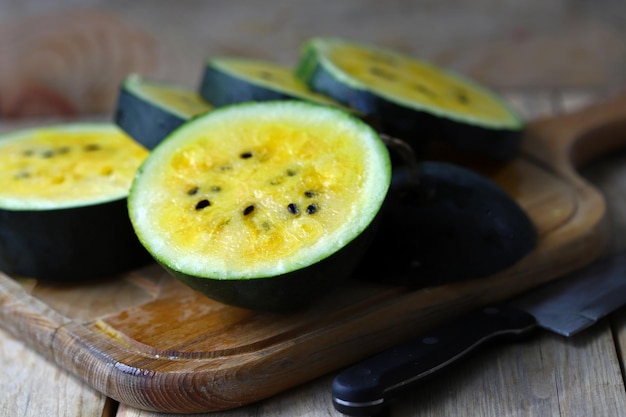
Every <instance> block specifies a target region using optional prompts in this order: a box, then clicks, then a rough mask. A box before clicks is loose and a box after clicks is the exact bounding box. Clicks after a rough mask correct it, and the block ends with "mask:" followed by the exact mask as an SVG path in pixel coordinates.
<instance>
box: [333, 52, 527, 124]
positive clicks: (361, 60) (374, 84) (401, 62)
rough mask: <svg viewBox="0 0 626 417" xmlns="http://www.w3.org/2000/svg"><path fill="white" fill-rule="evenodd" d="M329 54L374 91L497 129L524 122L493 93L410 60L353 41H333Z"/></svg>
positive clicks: (401, 55) (341, 69)
mask: <svg viewBox="0 0 626 417" xmlns="http://www.w3.org/2000/svg"><path fill="white" fill-rule="evenodd" d="M325 54H326V56H327V58H328V60H329V62H331V63H332V65H333V66H335V67H336V68H337V69H339V71H341V72H344V73H346V74H348V75H349V76H350V77H353V78H354V79H356V80H357V81H358V82H359V83H361V84H363V85H365V86H367V88H368V89H369V90H370V91H373V92H376V93H377V94H380V95H381V96H384V97H391V98H393V99H394V100H398V101H402V102H405V103H407V104H408V105H409V106H413V107H415V106H416V105H419V106H420V107H424V108H428V109H429V111H433V112H437V111H438V109H440V110H439V111H440V112H442V113H446V114H447V113H454V114H459V115H464V116H465V117H467V118H469V119H472V120H482V121H486V122H491V123H493V125H494V126H495V125H507V124H511V123H513V124H517V123H519V121H518V120H517V118H516V117H515V116H514V115H512V114H511V113H510V112H509V111H507V109H506V108H505V106H504V105H503V103H502V101H500V100H499V99H497V98H496V97H495V96H494V95H493V94H492V93H491V92H488V91H487V90H485V89H483V88H481V87H479V86H478V85H474V84H472V83H470V82H469V80H464V79H461V78H460V77H457V76H455V75H453V74H451V73H447V72H444V71H442V70H441V69H440V68H437V67H435V66H433V65H430V64H428V63H426V62H422V61H419V60H417V59H413V58H412V57H410V56H407V55H403V54H400V53H396V52H394V51H390V50H385V49H382V48H380V49H379V48H370V47H365V46H360V45H357V44H352V43H348V42H329V43H328V44H327V49H326V50H325Z"/></svg>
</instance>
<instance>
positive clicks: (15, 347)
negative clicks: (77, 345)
mask: <svg viewBox="0 0 626 417" xmlns="http://www.w3.org/2000/svg"><path fill="white" fill-rule="evenodd" d="M0 370H1V372H0V392H1V393H2V395H0V415H2V416H55V417H63V416H67V417H76V416H84V417H90V416H94V417H99V416H108V415H109V412H110V410H111V408H110V407H111V404H109V403H108V401H110V400H107V398H106V397H105V396H104V395H102V394H100V393H98V392H97V391H95V390H93V389H91V388H89V387H88V386H86V385H85V384H83V383H82V382H81V381H78V380H77V379H75V378H74V377H72V376H71V375H69V374H68V373H66V372H64V371H62V370H61V369H60V368H59V367H57V366H55V365H53V364H51V363H50V362H48V361H46V360H45V359H44V358H43V357H41V356H39V355H38V354H36V353H35V352H34V351H32V350H31V349H28V348H27V347H25V346H24V344H23V343H22V342H20V341H18V340H16V339H15V338H13V337H12V336H10V335H9V334H8V333H6V332H5V331H3V330H0Z"/></svg>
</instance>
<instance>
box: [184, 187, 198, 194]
mask: <svg viewBox="0 0 626 417" xmlns="http://www.w3.org/2000/svg"><path fill="white" fill-rule="evenodd" d="M198 190H199V188H198V187H192V188H190V189H189V190H187V195H196V194H198Z"/></svg>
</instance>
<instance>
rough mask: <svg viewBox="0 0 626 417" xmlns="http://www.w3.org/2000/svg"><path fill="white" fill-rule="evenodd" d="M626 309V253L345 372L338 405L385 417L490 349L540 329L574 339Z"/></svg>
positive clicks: (335, 390) (336, 391)
mask: <svg viewBox="0 0 626 417" xmlns="http://www.w3.org/2000/svg"><path fill="white" fill-rule="evenodd" d="M625 304H626V252H619V253H617V254H615V255H612V256H609V257H607V258H604V259H602V260H600V261H596V262H595V263H592V264H591V265H589V266H587V267H584V268H582V269H580V270H578V271H575V272H573V273H571V274H568V275H566V276H565V277H562V278H559V279H558V280H556V281H554V282H552V283H549V284H547V285H544V286H541V287H540V288H539V289H536V290H532V291H530V292H528V293H527V294H524V295H522V296H521V297H518V298H516V299H514V300H511V301H509V302H506V303H503V304H499V305H488V306H485V307H483V308H480V309H478V310H476V311H473V312H471V313H470V314H468V315H465V316H463V317H461V318H459V319H457V320H455V321H453V322H450V323H447V324H446V325H444V326H442V327H440V328H438V329H433V330H432V331H430V332H427V333H425V334H423V335H421V336H420V337H418V338H415V339H413V340H410V341H408V342H405V343H402V344H400V345H398V346H396V347H393V348H391V349H389V350H386V351H383V352H381V353H379V354H377V355H374V356H372V357H370V358H368V359H365V360H363V361H362V362H360V363H357V364H355V365H352V366H350V367H348V368H346V369H344V370H343V371H341V372H340V373H339V374H338V375H337V376H336V377H335V378H334V380H333V383H332V397H333V406H334V408H335V409H336V410H337V411H339V412H341V413H343V414H346V415H350V416H369V415H375V414H378V413H380V412H381V411H383V410H384V409H385V407H386V405H387V403H388V401H389V400H390V399H391V398H393V397H394V396H396V395H398V394H399V393H401V392H404V391H406V390H408V389H410V388H411V387H413V386H414V385H417V384H419V383H420V382H422V381H423V380H424V379H426V378H427V377H430V376H432V375H433V374H436V373H437V372H438V371H440V370H442V369H444V368H447V367H448V366H450V365H452V364H454V363H456V362H457V361H459V360H461V359H462V358H465V357H466V356H468V355H469V354H470V353H472V352H474V351H475V350H476V349H477V348H479V347H480V346H482V345H484V344H486V343H487V342H490V341H494V340H498V339H500V338H512V339H513V340H514V339H515V338H516V337H521V336H525V335H526V334H528V333H529V332H531V331H532V330H535V329H537V328H543V329H546V330H549V331H552V332H556V333H558V334H560V335H562V336H566V337H569V336H572V335H574V334H576V333H578V332H580V331H582V330H584V329H586V328H588V327H589V326H591V325H593V324H594V323H596V322H597V321H598V320H600V319H602V318H603V317H605V316H606V315H608V314H609V313H611V312H613V311H615V310H617V309H618V308H620V307H622V306H624V305H625Z"/></svg>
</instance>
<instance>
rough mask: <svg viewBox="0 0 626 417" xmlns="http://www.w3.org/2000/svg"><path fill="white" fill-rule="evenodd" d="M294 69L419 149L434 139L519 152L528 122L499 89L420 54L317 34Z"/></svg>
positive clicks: (495, 152) (502, 153) (505, 155)
mask: <svg viewBox="0 0 626 417" xmlns="http://www.w3.org/2000/svg"><path fill="white" fill-rule="evenodd" d="M296 74H297V76H298V77H299V78H300V79H301V80H302V81H303V82H304V83H306V84H307V85H308V86H309V87H310V88H311V89H312V90H314V91H317V92H319V93H321V94H325V95H328V96H329V97H332V98H334V99H335V100H337V101H339V102H340V103H343V104H344V105H346V106H349V107H352V108H354V109H356V110H358V111H360V112H361V113H362V114H363V115H364V116H365V117H367V118H369V119H373V120H376V121H377V122H378V124H379V125H380V126H382V129H383V130H384V131H386V132H387V133H389V134H391V135H394V136H397V137H400V138H402V139H404V140H406V141H407V142H409V143H410V144H411V145H412V146H413V147H414V148H416V149H420V150H421V149H424V148H425V146H424V144H425V142H427V141H431V140H435V141H441V142H443V143H447V144H449V145H453V146H455V147H457V148H459V149H464V150H469V151H472V152H476V153H480V154H483V155H487V156H490V157H495V158H500V159H509V158H512V157H514V156H516V155H517V154H518V152H519V148H520V144H521V139H522V131H523V128H524V123H523V122H522V120H521V118H520V117H518V115H517V114H516V113H515V112H514V111H513V110H512V109H511V108H510V107H509V106H508V105H507V104H506V103H505V102H504V101H503V100H502V99H501V98H500V97H499V96H498V95H497V94H496V93H494V92H493V91H491V90H489V89H488V88H486V87H485V86H482V85H480V84H479V83H477V82H475V81H473V80H470V79H468V78H466V77H463V76H461V75H459V74H455V73H453V72H451V71H447V70H445V69H443V68H440V67H437V66H435V65H433V64H431V63H428V62H426V61H423V60H419V59H417V58H415V57H412V56H409V55H406V54H403V53H400V52H397V51H394V50H392V49H388V48H382V47H378V46H374V45H368V44H363V43H359V42H354V41H349V40H345V39H341V38H326V37H319V38H313V39H311V40H309V41H308V42H307V43H306V44H305V45H304V46H303V49H302V56H301V59H300V62H299V64H298V67H297V68H296Z"/></svg>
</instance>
